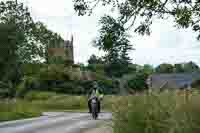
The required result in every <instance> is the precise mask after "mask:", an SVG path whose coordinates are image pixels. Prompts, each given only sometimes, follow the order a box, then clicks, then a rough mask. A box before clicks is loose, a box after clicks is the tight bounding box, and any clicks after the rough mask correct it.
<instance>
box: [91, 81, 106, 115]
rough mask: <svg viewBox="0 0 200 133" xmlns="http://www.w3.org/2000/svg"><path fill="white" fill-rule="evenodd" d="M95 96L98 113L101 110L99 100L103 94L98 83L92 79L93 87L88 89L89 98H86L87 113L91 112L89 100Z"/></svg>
mask: <svg viewBox="0 0 200 133" xmlns="http://www.w3.org/2000/svg"><path fill="white" fill-rule="evenodd" d="M95 97H96V98H97V99H98V100H97V103H98V113H100V110H101V104H100V100H101V99H102V98H103V94H101V93H100V89H99V87H98V84H97V82H96V81H94V83H93V88H92V89H91V90H90V92H89V99H88V108H89V113H91V112H92V111H91V100H92V99H93V98H95Z"/></svg>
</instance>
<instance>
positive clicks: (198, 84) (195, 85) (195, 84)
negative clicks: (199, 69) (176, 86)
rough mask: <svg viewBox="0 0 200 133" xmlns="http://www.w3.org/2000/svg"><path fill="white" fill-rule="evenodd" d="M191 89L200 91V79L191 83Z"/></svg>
mask: <svg viewBox="0 0 200 133" xmlns="http://www.w3.org/2000/svg"><path fill="white" fill-rule="evenodd" d="M192 87H193V88H198V89H200V79H198V80H195V81H194V82H192Z"/></svg>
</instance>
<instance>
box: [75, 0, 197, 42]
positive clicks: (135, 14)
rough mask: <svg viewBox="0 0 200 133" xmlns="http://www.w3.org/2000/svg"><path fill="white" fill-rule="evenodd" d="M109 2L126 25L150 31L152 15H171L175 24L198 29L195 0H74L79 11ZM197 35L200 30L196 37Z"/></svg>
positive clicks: (81, 13)
mask: <svg viewBox="0 0 200 133" xmlns="http://www.w3.org/2000/svg"><path fill="white" fill-rule="evenodd" d="M99 5H101V6H107V5H112V8H114V9H115V10H116V11H118V12H119V20H120V21H121V22H122V23H123V24H124V25H126V28H127V29H129V28H130V27H134V28H135V32H137V33H139V34H142V35H144V34H147V35H149V34H150V32H151V29H150V26H151V24H152V23H153V20H155V19H164V20H167V19H168V18H172V19H173V21H174V23H175V25H176V26H177V27H178V28H188V27H191V28H192V29H193V30H194V31H195V32H198V33H199V32H200V26H199V24H200V3H199V1H198V0H123V1H119V0H92V1H91V0H74V9H75V10H76V11H77V13H78V15H86V14H89V15H90V14H91V13H92V11H93V9H94V8H96V7H98V6H99ZM197 38H198V39H200V34H199V35H198V37H197Z"/></svg>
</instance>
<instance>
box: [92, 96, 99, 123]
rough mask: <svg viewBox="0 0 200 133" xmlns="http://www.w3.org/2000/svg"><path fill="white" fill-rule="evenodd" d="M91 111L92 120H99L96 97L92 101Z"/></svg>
mask: <svg viewBox="0 0 200 133" xmlns="http://www.w3.org/2000/svg"><path fill="white" fill-rule="evenodd" d="M91 111H92V118H93V119H95V120H96V119H97V118H98V113H99V112H98V98H97V97H94V98H92V99H91Z"/></svg>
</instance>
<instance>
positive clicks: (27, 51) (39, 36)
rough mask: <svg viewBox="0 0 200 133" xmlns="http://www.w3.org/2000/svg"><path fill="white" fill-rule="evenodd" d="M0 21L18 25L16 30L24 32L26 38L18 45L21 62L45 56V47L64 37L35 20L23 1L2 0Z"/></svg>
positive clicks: (0, 3)
mask: <svg viewBox="0 0 200 133" xmlns="http://www.w3.org/2000/svg"><path fill="white" fill-rule="evenodd" d="M0 23H2V24H12V25H15V26H16V32H20V33H22V34H23V36H24V39H23V41H21V43H20V44H19V45H18V49H17V50H18V51H17V55H18V56H19V57H20V61H21V62H32V61H34V60H35V59H39V57H42V58H44V57H45V53H46V51H45V48H46V47H47V45H50V43H56V41H57V40H62V38H61V37H60V36H59V35H58V34H56V33H54V32H52V31H50V30H48V29H47V27H46V26H45V25H44V24H43V23H41V22H34V21H33V19H32V17H31V15H30V12H29V10H28V8H27V7H25V6H24V5H23V3H20V2H16V1H1V2H0Z"/></svg>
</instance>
